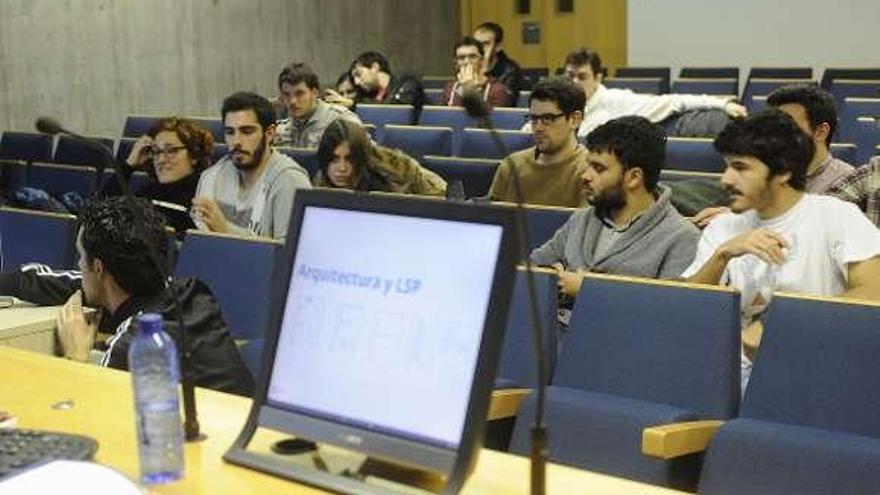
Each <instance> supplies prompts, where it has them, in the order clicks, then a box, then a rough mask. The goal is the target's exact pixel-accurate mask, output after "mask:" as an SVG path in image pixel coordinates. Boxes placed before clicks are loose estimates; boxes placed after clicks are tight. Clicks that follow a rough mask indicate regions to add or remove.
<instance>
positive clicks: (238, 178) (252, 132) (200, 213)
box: [193, 92, 312, 239]
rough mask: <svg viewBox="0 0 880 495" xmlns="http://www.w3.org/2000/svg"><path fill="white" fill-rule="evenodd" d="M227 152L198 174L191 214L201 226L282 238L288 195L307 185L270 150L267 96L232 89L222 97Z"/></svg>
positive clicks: (272, 130)
mask: <svg viewBox="0 0 880 495" xmlns="http://www.w3.org/2000/svg"><path fill="white" fill-rule="evenodd" d="M222 115H223V129H224V133H225V137H226V145H227V146H228V147H229V154H228V155H226V156H225V157H223V158H222V159H221V160H220V161H219V162H217V163H216V164H215V165H214V166H213V167H211V168H210V169H208V170H206V171H205V172H204V173H202V177H201V178H200V179H199V185H198V189H197V190H196V197H195V198H194V199H193V213H194V215H195V220H196V223H197V224H198V226H199V228H201V229H203V230H210V231H212V232H221V233H224V232H225V233H230V234H238V235H244V236H260V237H271V238H274V239H284V238H285V237H286V236H287V227H288V222H289V221H290V213H291V210H292V209H293V195H294V193H295V192H296V190H297V189H300V188H305V189H309V188H311V187H312V185H311V182H309V176H308V173H307V172H306V171H305V169H303V168H302V167H301V166H300V165H299V164H297V163H296V162H295V161H294V160H293V159H291V158H290V157H288V156H287V155H284V154H282V153H279V152H276V151H275V150H274V149H273V148H272V146H271V143H272V140H273V138H274V137H275V117H274V112H273V111H272V105H271V103H269V100H267V99H266V98H263V97H262V96H260V95H257V94H254V93H246V92H242V93H235V94H233V95H232V96H229V97H228V98H226V99H225V100H224V101H223V109H222Z"/></svg>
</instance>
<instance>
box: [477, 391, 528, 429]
mask: <svg viewBox="0 0 880 495" xmlns="http://www.w3.org/2000/svg"><path fill="white" fill-rule="evenodd" d="M531 391H532V389H530V388H505V389H501V390H493V391H492V401H491V402H490V403H489V414H487V416H486V419H487V420H489V421H493V420H496V419H505V418H512V417H515V416H516V413H517V411H519V405H520V403H522V401H523V399H525V398H526V396H527V395H529V393H531Z"/></svg>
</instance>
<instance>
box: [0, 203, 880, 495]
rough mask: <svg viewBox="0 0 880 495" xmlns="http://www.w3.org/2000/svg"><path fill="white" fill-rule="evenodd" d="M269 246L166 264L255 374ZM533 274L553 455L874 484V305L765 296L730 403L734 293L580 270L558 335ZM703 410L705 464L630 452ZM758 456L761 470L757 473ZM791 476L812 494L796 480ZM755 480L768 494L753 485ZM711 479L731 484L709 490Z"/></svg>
mask: <svg viewBox="0 0 880 495" xmlns="http://www.w3.org/2000/svg"><path fill="white" fill-rule="evenodd" d="M6 213H7V210H0V230H2V231H3V232H4V234H5V236H4V249H7V248H8V247H9V246H8V245H7V242H8V240H10V239H11V240H12V241H13V242H12V243H13V244H16V243H19V242H21V240H20V239H21V236H19V235H18V234H19V233H22V232H28V231H31V230H40V229H39V228H38V227H35V226H34V225H33V218H32V219H31V225H29V227H28V228H27V229H21V228H19V229H18V230H10V226H9V224H6V223H3V222H4V220H3V218H4V217H5V214H6ZM12 213H17V214H23V215H37V216H40V217H46V218H52V219H58V218H59V216H56V215H45V214H33V213H30V212H12ZM7 232H11V234H6V233H7ZM52 240H53V238H52V237H51V236H41V238H40V239H39V241H38V242H36V243H33V244H32V245H31V246H32V247H31V249H32V250H33V251H34V252H36V251H39V250H45V249H46V248H47V241H52ZM71 241H72V239H71V238H70V237H68V239H67V242H68V243H71ZM50 244H51V243H50ZM56 244H57V242H56ZM280 249H281V245H280V244H279V243H277V242H275V241H263V240H253V239H240V238H234V237H228V236H219V235H212V234H205V233H198V232H191V233H188V235H187V238H186V240H185V241H184V245H183V247H182V250H181V253H180V256H179V258H178V261H177V268H176V270H175V271H176V273H177V274H179V275H194V276H198V277H199V278H202V279H203V280H205V281H206V282H207V283H208V284H209V285H210V286H211V287H212V289H213V290H214V291H215V292H216V293H217V295H218V298H219V299H220V303H221V307H222V308H223V311H224V315H225V317H226V319H227V321H228V322H229V324H230V327H231V328H232V330H233V332H234V333H235V335H236V337H238V338H244V339H247V340H248V343H247V344H246V346H245V355H246V356H249V359H248V363H249V366H251V367H252V369H254V370H258V369H259V367H260V363H261V356H262V354H261V351H260V349H261V342H260V341H261V339H262V337H264V335H265V331H266V328H267V325H268V318H269V315H268V311H267V309H266V308H267V307H268V303H267V300H268V298H266V297H264V295H265V294H266V293H267V292H265V291H264V290H266V291H267V290H269V288H270V287H272V284H273V282H272V276H273V273H276V272H278V270H277V269H275V267H274V265H275V264H276V263H277V259H278V253H279V250H280ZM218 267H223V269H222V270H220V269H218ZM7 268H8V267H7ZM238 269H240V270H241V273H239V272H235V270H238ZM537 278H538V280H537V281H538V284H537V287H538V306H539V308H540V317H541V319H542V321H543V322H544V324H545V325H544V328H545V329H547V330H548V333H547V334H546V335H545V338H546V340H545V342H544V344H545V348H546V349H548V350H549V353H550V355H549V356H548V357H549V362H550V363H551V364H550V366H551V367H552V369H553V372H552V373H551V374H550V384H551V388H550V390H549V392H548V398H549V401H548V409H547V415H546V423H547V425H548V429H549V438H550V456H551V459H552V460H554V461H555V462H561V463H566V464H572V465H575V466H579V467H584V468H587V469H590V470H593V471H602V472H607V473H610V474H613V475H616V476H625V477H628V478H633V479H638V480H642V481H647V482H651V483H657V484H664V485H670V486H675V487H679V488H687V487H693V486H694V483H696V480H699V488H700V492H701V493H707V494H711V493H765V492H766V493H794V492H797V493H832V492H837V493H859V492H858V491H856V488H858V487H860V486H861V488H860V489H864V487H865V486H868V487H871V486H873V487H876V486H878V485H877V484H876V482H877V480H876V478H877V473H878V472H880V471H878V470H877V469H876V468H877V467H878V466H877V459H878V458H880V440H878V437H880V422H878V420H877V417H878V415H877V414H876V412H877V407H878V406H880V392H877V390H880V388H878V387H877V385H878V384H880V380H878V378H880V374H878V373H880V371H878V369H877V367H876V362H875V361H876V360H875V352H874V350H875V349H876V348H878V347H880V340H878V339H880V334H877V332H876V331H875V330H876V329H875V328H874V327H875V326H876V325H875V323H876V321H878V318H880V307H878V306H876V305H875V306H866V305H860V304H853V303H842V302H837V301H818V300H814V299H810V300H806V299H801V298H797V297H791V296H785V295H776V296H775V297H774V302H773V303H772V305H771V308H770V313H769V314H768V315H767V319H766V321H765V327H766V332H765V337H764V341H763V343H762V347H761V351H760V355H759V358H758V360H757V361H756V364H755V368H754V371H753V374H752V380H751V384H750V386H749V389H748V392H747V394H746V396H745V401H744V402H743V405H742V407H739V400H738V399H739V394H740V391H739V360H738V355H739V345H740V342H739V335H740V334H739V300H738V298H739V296H738V294H737V293H736V292H734V291H731V290H728V289H722V288H716V287H704V286H694V285H690V284H681V283H675V282H658V281H650V280H635V279H629V278H624V277H614V276H602V275H590V276H588V277H587V278H586V279H585V281H584V285H583V286H582V290H581V292H580V294H579V296H578V301H577V304H576V305H575V310H574V314H573V315H572V323H571V325H570V327H569V329H568V330H567V332H566V334H565V335H564V340H563V341H562V342H561V345H560V343H559V342H557V337H560V336H559V335H558V331H557V330H556V317H555V305H556V293H555V284H556V281H555V278H554V275H553V274H552V273H551V272H541V273H538V274H537ZM526 301H527V299H526V291H525V281H524V276H523V274H522V272H521V273H520V274H519V275H518V279H517V284H516V287H515V290H514V293H513V297H512V300H511V302H510V304H509V307H510V315H509V317H508V326H507V328H506V330H505V339H504V346H503V350H502V357H501V361H500V365H499V371H498V378H497V384H498V385H499V386H504V387H532V386H534V385H535V383H536V382H535V378H534V376H535V375H534V371H533V370H534V352H533V349H532V343H531V342H532V341H531V339H532V334H531V329H530V328H529V326H528V321H529V318H527V312H526V311H527V310H526V307H527V304H526ZM260 327H261V328H260ZM841 328H844V329H845V330H846V331H844V332H841ZM557 348H559V351H558V353H557V352H556V349H557ZM585 356H586V357H588V358H586V359H585ZM533 401H534V399H533V398H532V399H529V400H527V401H526V402H525V403H523V405H522V407H521V408H520V409H519V414H518V417H517V420H516V427H515V428H514V435H513V439H512V443H511V449H512V450H513V451H515V452H519V453H525V452H527V451H528V430H529V426H530V424H531V421H532V416H531V411H533V405H534V403H533ZM707 418H714V419H728V418H736V419H733V420H731V421H729V422H728V423H727V424H726V425H725V426H724V427H723V428H722V429H721V431H720V433H719V434H718V435H717V437H716V440H715V441H713V442H712V444H711V445H710V446H709V454H708V456H707V460H706V462H705V464H704V465H703V466H702V467H701V462H700V460H701V458H700V457H699V456H694V455H691V456H688V457H686V458H682V459H675V460H669V461H665V460H656V459H650V458H646V457H644V456H643V455H642V453H641V448H640V446H641V443H642V440H641V439H642V431H643V429H645V428H647V427H651V426H655V425H658V424H664V423H669V422H678V421H683V420H696V419H707ZM829 458H833V459H841V462H833V463H829V462H827V459H829ZM766 466H772V467H773V469H755V467H766ZM790 470H794V471H790ZM700 471H702V475H700ZM801 471H803V472H801ZM804 480H805V481H804ZM867 480H872V481H873V483H872V481H867ZM796 482H804V483H806V484H805V485H804V486H806V487H809V490H812V491H807V490H803V489H802V490H796V489H793V488H792V486H795V485H792V483H796ZM729 483H734V484H733V485H729ZM750 483H752V484H750ZM768 483H769V486H773V487H775V488H776V489H771V490H769V491H768V490H766V489H765V490H763V491H762V490H757V488H758V487H766V486H768ZM865 483H867V485H865ZM724 486H734V487H739V488H740V489H733V490H732V491H730V489H728V490H727V491H725V490H723V489H722V488H719V487H724Z"/></svg>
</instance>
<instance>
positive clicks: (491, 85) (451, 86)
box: [440, 36, 512, 107]
mask: <svg viewBox="0 0 880 495" xmlns="http://www.w3.org/2000/svg"><path fill="white" fill-rule="evenodd" d="M452 53H453V55H454V56H455V69H456V75H455V80H452V81H448V82H447V83H446V85H444V87H443V93H442V94H441V95H440V101H442V102H443V104H444V105H446V106H450V107H451V106H461V104H462V96H463V95H464V93H466V92H473V93H477V94H478V95H480V98H482V99H483V100H484V101H485V102H487V103H488V104H489V106H491V107H500V106H508V105H510V104H511V103H512V102H511V99H512V94H511V92H510V90H509V89H508V88H507V86H505V85H504V83H502V82H500V81H498V80H497V79H495V78H493V77H489V76H487V75H486V72H485V60H484V59H483V44H482V43H480V42H479V41H477V40H476V39H474V38H471V37H470V36H465V37H464V38H462V39H461V40H460V41H459V42H458V43H456V44H455V48H454V49H453V51H452Z"/></svg>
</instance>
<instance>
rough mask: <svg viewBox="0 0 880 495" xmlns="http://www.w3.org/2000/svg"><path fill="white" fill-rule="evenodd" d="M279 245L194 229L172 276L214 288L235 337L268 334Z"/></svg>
mask: <svg viewBox="0 0 880 495" xmlns="http://www.w3.org/2000/svg"><path fill="white" fill-rule="evenodd" d="M281 246H282V243H281V242H278V241H275V240H271V239H262V238H261V239H255V238H244V237H237V236H230V235H221V234H215V233H208V232H201V231H195V230H190V231H188V232H187V233H186V237H185V238H184V240H183V246H182V247H181V249H180V253H179V254H178V257H177V264H176V267H175V270H174V274H175V276H179V277H195V278H198V279H200V280H202V281H203V282H205V283H207V284H208V286H209V287H211V290H212V291H213V292H214V295H215V296H216V297H217V300H218V301H219V302H220V309H221V310H222V312H223V317H224V318H225V319H226V323H227V324H228V325H229V330H230V332H231V333H232V335H233V337H235V338H237V339H246V340H249V339H261V338H265V336H266V331H267V327H268V324H269V321H268V319H269V309H270V305H271V301H272V300H273V297H272V294H271V289H272V277H273V273H274V271H275V261H276V258H277V256H278V252H279V251H280V248H281Z"/></svg>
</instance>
